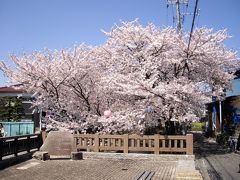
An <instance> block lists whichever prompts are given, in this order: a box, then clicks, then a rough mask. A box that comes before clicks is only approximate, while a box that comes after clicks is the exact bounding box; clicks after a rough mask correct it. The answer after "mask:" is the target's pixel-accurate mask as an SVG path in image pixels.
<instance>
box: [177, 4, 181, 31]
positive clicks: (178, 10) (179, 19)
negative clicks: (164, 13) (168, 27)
mask: <svg viewBox="0 0 240 180" xmlns="http://www.w3.org/2000/svg"><path fill="white" fill-rule="evenodd" d="M176 19H177V31H178V33H181V31H182V21H181V12H180V2H179V0H176Z"/></svg>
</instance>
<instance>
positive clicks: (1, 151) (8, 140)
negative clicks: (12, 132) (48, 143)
mask: <svg viewBox="0 0 240 180" xmlns="http://www.w3.org/2000/svg"><path fill="white" fill-rule="evenodd" d="M41 145H42V137H41V134H29V135H24V136H13V137H2V138H0V160H2V157H4V156H8V155H12V154H14V155H15V156H18V153H20V152H23V151H27V152H30V150H31V149H39V148H40V146H41Z"/></svg>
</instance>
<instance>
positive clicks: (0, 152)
mask: <svg viewBox="0 0 240 180" xmlns="http://www.w3.org/2000/svg"><path fill="white" fill-rule="evenodd" d="M2 157H3V139H2V138H0V161H1V160H2Z"/></svg>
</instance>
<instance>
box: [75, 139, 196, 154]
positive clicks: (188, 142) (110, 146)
mask: <svg viewBox="0 0 240 180" xmlns="http://www.w3.org/2000/svg"><path fill="white" fill-rule="evenodd" d="M74 145H75V148H76V149H79V150H86V151H95V152H99V151H122V152H124V153H129V152H152V153H154V154H161V153H184V154H188V155H191V154H193V135H192V134H187V135H186V136H163V135H158V134H157V135H151V136H140V135H128V134H124V135H99V134H75V135H74Z"/></svg>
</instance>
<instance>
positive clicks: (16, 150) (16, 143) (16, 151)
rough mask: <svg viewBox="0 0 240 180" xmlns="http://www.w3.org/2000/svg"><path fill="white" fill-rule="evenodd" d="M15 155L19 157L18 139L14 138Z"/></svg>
mask: <svg viewBox="0 0 240 180" xmlns="http://www.w3.org/2000/svg"><path fill="white" fill-rule="evenodd" d="M14 155H15V156H17V155H18V138H17V137H16V138H14Z"/></svg>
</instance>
